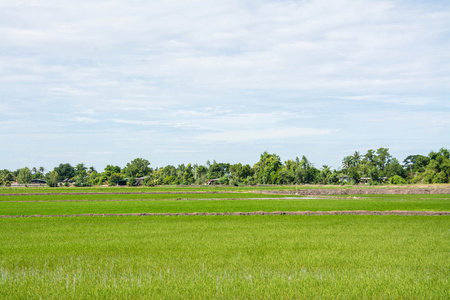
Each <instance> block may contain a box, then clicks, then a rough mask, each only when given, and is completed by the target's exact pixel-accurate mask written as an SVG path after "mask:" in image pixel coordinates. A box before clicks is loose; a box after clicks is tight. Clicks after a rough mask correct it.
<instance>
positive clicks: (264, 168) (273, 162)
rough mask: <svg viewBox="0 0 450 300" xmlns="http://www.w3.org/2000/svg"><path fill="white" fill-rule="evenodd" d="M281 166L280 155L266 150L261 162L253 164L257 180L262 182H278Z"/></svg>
mask: <svg viewBox="0 0 450 300" xmlns="http://www.w3.org/2000/svg"><path fill="white" fill-rule="evenodd" d="M281 167H282V163H281V161H280V157H279V156H278V155H276V154H269V153H268V152H267V151H264V153H262V154H261V156H260V159H259V162H257V163H256V164H255V165H254V166H253V169H254V170H255V177H256V180H257V182H258V183H262V184H271V183H276V182H277V180H278V178H277V172H278V170H279V169H280V168H281Z"/></svg>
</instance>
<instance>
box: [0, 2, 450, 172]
mask: <svg viewBox="0 0 450 300" xmlns="http://www.w3.org/2000/svg"><path fill="white" fill-rule="evenodd" d="M449 28H450V5H449V4H448V2H446V1H434V2H427V3H422V2H420V1H406V0H405V1H403V0H401V1H394V0H393V1H390V0H382V1H370V0H357V1H348V0H310V1H276V0H270V1H234V0H232V1H200V0H193V1H173V0H169V1H160V2H154V1H150V2H148V1H124V0H117V1H87V0H85V1H76V2H70V1H56V0H47V1H43V0H33V1H25V0H16V1H0V40H1V44H2V51H1V53H0V69H1V72H0V116H2V117H3V118H4V119H5V120H2V121H1V123H0V124H1V126H2V133H0V134H1V136H0V138H1V140H2V142H3V140H4V141H5V144H8V141H13V139H14V137H13V136H11V135H9V134H8V132H11V131H12V130H14V131H15V134H16V135H17V137H18V140H17V141H16V140H14V143H12V144H14V145H19V146H17V147H15V148H14V147H12V146H11V147H10V148H7V149H6V148H5V149H3V150H2V151H3V152H2V155H8V154H10V153H14V154H17V155H19V153H21V154H20V156H22V157H31V156H30V155H29V154H27V153H26V150H24V149H33V147H32V146H33V145H37V144H39V145H41V144H42V143H40V142H39V141H40V140H42V139H49V140H48V141H49V145H48V151H47V152H51V151H52V147H51V145H50V144H51V143H50V141H51V139H50V138H49V137H47V136H46V135H45V133H48V132H54V131H58V132H65V133H66V135H58V139H59V140H58V142H59V143H61V144H63V145H75V144H72V143H71V142H72V141H71V140H69V139H74V136H76V137H77V138H82V137H84V138H86V139H90V143H91V144H90V145H89V146H90V147H94V148H95V149H96V150H99V152H101V150H102V149H101V148H102V147H111V148H114V149H116V151H117V152H120V153H122V154H120V155H122V156H123V155H124V153H127V152H129V151H130V147H131V145H136V147H137V148H139V149H142V147H144V146H142V145H145V147H148V148H153V147H155V145H154V144H153V143H155V144H156V143H158V144H169V145H171V147H172V148H176V147H180V149H173V150H174V151H178V150H180V151H192V147H193V146H192V145H195V143H196V142H198V141H199V140H200V141H205V142H210V143H212V144H213V143H218V145H220V146H217V147H216V148H214V147H213V146H211V148H209V149H210V151H218V152H220V151H225V150H223V149H224V147H223V144H224V143H233V144H238V143H242V144H246V145H248V143H246V141H253V142H257V141H258V142H261V143H264V141H265V140H267V141H269V142H270V144H271V145H272V144H273V145H276V143H278V141H280V140H282V141H283V147H284V145H286V147H294V146H293V145H296V144H293V142H291V141H290V139H292V140H294V139H295V138H297V137H300V138H301V137H305V140H308V141H309V143H310V144H309V146H308V147H309V149H310V151H312V152H316V149H315V147H327V146H323V144H321V143H322V142H320V137H325V136H326V137H327V138H328V137H329V138H335V139H336V143H338V139H339V141H340V142H341V143H346V144H350V145H349V146H347V148H352V143H353V144H358V143H359V142H360V141H361V140H367V141H368V143H369V142H371V138H370V137H368V136H367V134H368V132H376V133H379V135H377V137H375V138H374V139H376V140H377V141H378V140H379V141H380V143H382V142H383V141H384V142H385V143H390V142H391V141H392V140H393V138H392V136H391V135H390V134H389V132H390V131H391V130H392V129H391V128H390V127H389V126H395V128H396V129H395V130H394V131H395V132H396V134H397V136H398V134H399V133H402V134H403V136H404V137H405V140H406V139H407V138H408V137H411V138H414V139H419V140H420V139H423V140H426V141H427V143H429V144H431V141H432V140H436V143H441V144H444V145H445V144H448V143H450V141H449V140H448V137H445V136H442V134H440V136H438V135H433V134H427V132H431V131H433V132H439V133H442V132H443V130H444V128H446V127H448V122H446V121H445V116H446V115H448V114H449V113H450V112H449V109H450V106H449V101H448V95H449V94H450V86H449V85H448V82H449V81H450V77H449V75H448V74H450V36H449V34H448V30H449ZM330 95H331V96H330ZM386 112H389V113H386ZM386 115H387V117H386V120H385V121H383V120H381V121H380V119H383V118H384V116H386ZM362 116H363V117H362ZM393 116H397V117H396V118H394V117H393ZM408 116H414V118H416V119H417V120H420V122H421V124H420V126H419V125H417V124H415V123H413V121H412V120H410V119H409V117H408ZM443 116H444V117H443ZM355 119H357V120H358V122H359V123H358V125H355V123H354V120H355ZM73 122H77V126H73V125H74V123H73ZM328 128H337V131H336V132H335V131H333V130H331V131H330V129H328ZM39 130H41V131H42V132H39ZM30 132H33V134H31V135H29V133H30ZM100 132H106V133H107V134H110V136H109V138H110V139H111V140H113V139H114V144H111V143H112V142H111V143H109V140H108V142H107V140H106V139H101V134H99V133H100ZM65 136H66V137H65ZM186 136H191V137H194V138H192V139H194V140H192V139H191V140H189V139H187V138H186ZM25 137H26V139H25ZM99 137H100V138H99ZM65 138H66V140H64V139H65ZM20 139H22V142H19V140H20ZM121 139H122V140H123V141H126V142H122V143H121V142H120V141H121ZM133 139H139V141H137V142H136V143H133ZM374 139H372V140H374ZM100 140H101V143H100V142H99V141H100ZM141 140H144V141H145V142H142V141H141ZM156 140H157V141H156ZM174 141H176V142H177V143H178V144H177V143H175V142H174ZM27 143H29V144H27ZM190 143H191V144H190ZM405 143H406V142H405ZM12 144H11V145H12ZM279 145H281V144H279ZM321 145H322V146H321ZM44 146H45V145H44ZM44 146H42V147H44ZM280 147H281V146H280ZM305 147H306V146H305ZM368 147H370V145H369V146H368ZM402 147H403V146H402ZM263 150H264V149H263ZM21 151H22V152H21ZM136 151H138V150H136ZM142 151H144V150H142ZM261 151H262V150H261ZM329 151H334V149H331V148H330V150H329ZM5 152H6V153H5ZM60 152H64V151H60ZM80 153H83V151H80ZM174 153H181V152H174ZM183 153H185V152H183ZM186 153H188V152H186ZM105 155H110V157H114V155H113V154H105ZM105 159H107V158H105ZM330 164H333V163H330ZM18 167H21V166H18Z"/></svg>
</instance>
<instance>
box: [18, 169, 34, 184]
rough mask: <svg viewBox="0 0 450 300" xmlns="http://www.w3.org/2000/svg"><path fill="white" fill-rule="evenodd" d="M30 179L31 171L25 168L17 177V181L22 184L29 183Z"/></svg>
mask: <svg viewBox="0 0 450 300" xmlns="http://www.w3.org/2000/svg"><path fill="white" fill-rule="evenodd" d="M31 178H32V176H31V171H30V169H28V168H27V167H25V168H22V169H20V171H19V174H18V175H17V180H18V181H19V183H22V184H27V183H30V181H31Z"/></svg>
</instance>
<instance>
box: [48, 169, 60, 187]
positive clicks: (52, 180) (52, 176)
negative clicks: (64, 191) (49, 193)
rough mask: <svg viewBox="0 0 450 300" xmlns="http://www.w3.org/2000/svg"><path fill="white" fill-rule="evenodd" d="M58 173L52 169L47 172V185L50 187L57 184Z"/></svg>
mask: <svg viewBox="0 0 450 300" xmlns="http://www.w3.org/2000/svg"><path fill="white" fill-rule="evenodd" d="M58 180H59V174H58V172H57V171H55V170H53V171H51V172H49V173H48V174H47V185H48V186H50V187H55V186H58Z"/></svg>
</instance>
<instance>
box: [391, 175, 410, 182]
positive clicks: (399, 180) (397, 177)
mask: <svg viewBox="0 0 450 300" xmlns="http://www.w3.org/2000/svg"><path fill="white" fill-rule="evenodd" d="M389 182H390V183H391V184H405V183H406V180H405V179H403V178H402V177H401V176H399V175H394V176H392V177H391V178H389Z"/></svg>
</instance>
